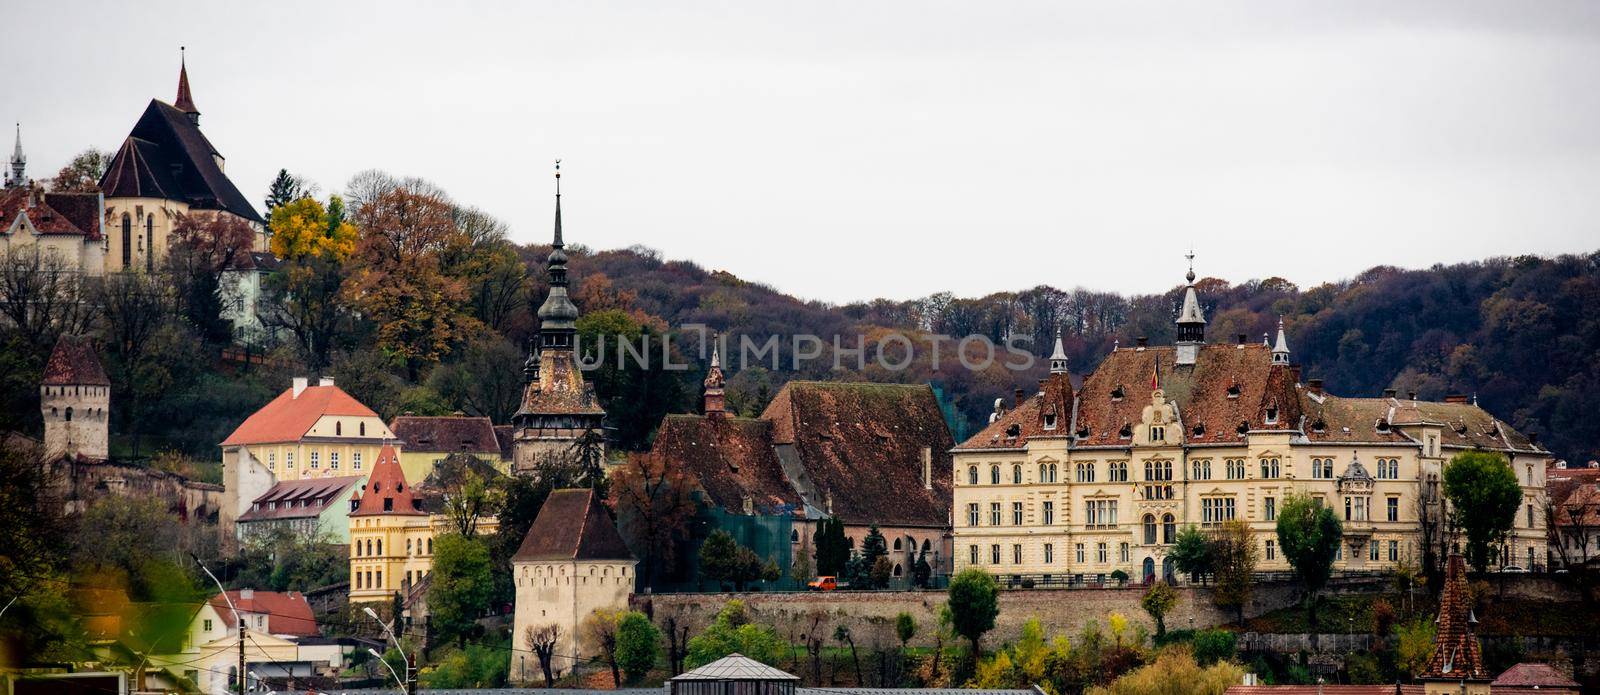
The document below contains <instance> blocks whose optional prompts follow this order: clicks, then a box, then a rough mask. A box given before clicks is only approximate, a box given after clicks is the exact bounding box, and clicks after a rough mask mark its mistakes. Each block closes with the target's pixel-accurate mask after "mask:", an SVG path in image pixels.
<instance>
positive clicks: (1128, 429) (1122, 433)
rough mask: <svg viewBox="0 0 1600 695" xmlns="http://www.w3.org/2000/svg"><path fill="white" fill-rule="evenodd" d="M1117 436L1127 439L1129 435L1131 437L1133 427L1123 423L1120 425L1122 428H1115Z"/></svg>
mask: <svg viewBox="0 0 1600 695" xmlns="http://www.w3.org/2000/svg"><path fill="white" fill-rule="evenodd" d="M1117 436H1118V437H1121V438H1123V439H1128V438H1129V437H1132V436H1133V427H1132V426H1130V425H1127V424H1124V425H1123V426H1122V429H1120V430H1117Z"/></svg>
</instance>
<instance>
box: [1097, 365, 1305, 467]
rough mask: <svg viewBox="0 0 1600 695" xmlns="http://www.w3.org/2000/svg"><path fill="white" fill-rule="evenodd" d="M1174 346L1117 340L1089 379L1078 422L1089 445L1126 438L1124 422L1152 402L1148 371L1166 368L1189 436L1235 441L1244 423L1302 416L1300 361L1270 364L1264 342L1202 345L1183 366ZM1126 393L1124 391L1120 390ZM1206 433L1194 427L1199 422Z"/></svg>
mask: <svg viewBox="0 0 1600 695" xmlns="http://www.w3.org/2000/svg"><path fill="white" fill-rule="evenodd" d="M1175 361H1176V352H1175V350H1174V348H1173V347H1171V346H1161V347H1146V348H1118V349H1116V350H1114V351H1112V353H1111V354H1110V355H1108V356H1106V359H1105V361H1104V362H1101V363H1100V366H1099V367H1096V368H1095V370H1094V372H1093V373H1092V374H1090V375H1089V376H1088V377H1087V378H1085V379H1084V381H1083V387H1082V388H1081V389H1079V391H1078V394H1079V395H1078V414H1077V418H1076V422H1075V423H1074V424H1073V426H1074V428H1075V433H1076V434H1079V435H1081V436H1080V438H1079V442H1078V443H1079V444H1080V445H1085V446H1127V445H1128V444H1129V440H1128V439H1126V438H1124V437H1122V435H1121V432H1122V430H1123V427H1124V426H1125V425H1127V426H1131V425H1134V424H1138V423H1139V422H1140V415H1141V413H1142V411H1143V410H1144V407H1145V406H1146V405H1149V403H1150V378H1151V375H1152V374H1154V373H1156V371H1157V370H1158V369H1159V371H1160V379H1161V382H1160V386H1161V389H1162V391H1163V393H1164V394H1165V395H1166V398H1167V400H1170V401H1176V402H1177V404H1178V417H1179V419H1181V420H1182V421H1183V427H1184V432H1183V436H1184V442H1185V443H1187V444H1189V445H1191V446H1192V445H1199V444H1237V443H1240V442H1243V441H1244V435H1243V434H1242V433H1240V432H1239V429H1240V426H1241V423H1242V424H1243V426H1244V428H1245V429H1246V430H1262V429H1293V428H1295V427H1296V426H1298V424H1299V420H1300V418H1299V415H1300V413H1299V411H1300V398H1299V395H1298V394H1297V393H1296V392H1295V389H1294V382H1295V372H1294V368H1293V367H1290V366H1288V365H1274V364H1272V356H1271V354H1270V352H1269V349H1268V348H1267V346H1265V345H1260V344H1245V345H1225V344H1209V345H1201V346H1199V351H1198V354H1197V355H1196V358H1195V363H1194V365H1192V366H1184V367H1178V366H1177V365H1176V364H1175ZM1119 396H1120V397H1119ZM1274 404H1276V405H1277V407H1278V420H1277V424H1268V423H1267V422H1266V411H1267V409H1268V407H1269V406H1271V405H1274ZM1196 427H1200V428H1202V431H1203V434H1198V435H1197V434H1196V433H1195V428H1196Z"/></svg>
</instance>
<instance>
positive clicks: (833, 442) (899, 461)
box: [761, 381, 955, 526]
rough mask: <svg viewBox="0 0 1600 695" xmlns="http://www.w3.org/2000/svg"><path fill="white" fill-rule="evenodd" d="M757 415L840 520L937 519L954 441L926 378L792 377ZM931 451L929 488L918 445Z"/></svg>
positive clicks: (934, 522) (944, 515)
mask: <svg viewBox="0 0 1600 695" xmlns="http://www.w3.org/2000/svg"><path fill="white" fill-rule="evenodd" d="M761 419H763V420H767V421H770V422H771V423H772V440H773V444H775V445H785V444H791V445H793V446H794V449H795V452H796V453H797V454H798V459H799V463H800V464H801V465H802V466H803V467H804V469H805V474H806V476H807V477H808V478H809V480H810V483H811V484H812V485H814V486H815V488H816V490H817V491H818V493H819V494H820V495H823V496H824V500H816V502H817V503H818V504H819V506H822V505H825V499H826V498H827V497H830V496H831V498H832V500H833V512H834V513H835V514H837V515H838V516H839V517H840V518H842V519H844V520H845V522H846V523H850V524H869V523H870V524H880V525H886V526H901V525H904V526H944V525H946V524H948V523H949V518H950V513H949V512H950V499H951V481H950V475H951V463H950V462H951V459H950V449H951V448H952V447H953V446H954V444H955V442H954V441H953V440H952V438H951V436H950V428H949V427H948V426H947V425H946V424H945V420H944V414H943V413H942V412H940V410H939V401H938V398H937V397H936V396H935V395H934V393H933V389H932V388H930V387H928V386H927V385H903V384H876V383H843V382H815V381H791V382H789V383H788V384H785V385H784V387H783V390H781V391H779V392H778V395H777V396H776V397H775V398H773V400H772V403H770V404H768V406H767V409H766V411H765V412H763V413H762V414H761ZM924 448H927V449H930V450H931V452H932V457H933V465H932V488H933V489H931V490H929V489H926V488H924V486H923V482H922V451H923V449H924Z"/></svg>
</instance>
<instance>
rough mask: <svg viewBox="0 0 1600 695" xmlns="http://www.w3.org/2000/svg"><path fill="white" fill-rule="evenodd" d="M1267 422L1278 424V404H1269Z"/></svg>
mask: <svg viewBox="0 0 1600 695" xmlns="http://www.w3.org/2000/svg"><path fill="white" fill-rule="evenodd" d="M1267 424H1269V425H1276V424H1278V406H1275V405H1269V406H1267Z"/></svg>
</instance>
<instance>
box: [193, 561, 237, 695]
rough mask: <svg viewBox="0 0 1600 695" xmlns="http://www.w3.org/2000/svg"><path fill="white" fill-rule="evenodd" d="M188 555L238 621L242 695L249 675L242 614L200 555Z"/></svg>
mask: <svg viewBox="0 0 1600 695" xmlns="http://www.w3.org/2000/svg"><path fill="white" fill-rule="evenodd" d="M189 557H192V558H194V562H195V564H197V565H199V566H200V569H202V570H204V571H205V573H206V576H207V577H210V578H211V581H212V583H215V584H216V585H217V591H218V592H219V593H221V594H222V600H223V601H226V602H227V603H228V610H230V611H233V617H234V619H235V620H237V621H238V623H239V692H240V694H241V695H242V694H243V693H244V687H245V685H244V684H245V681H247V680H249V676H248V675H246V673H245V670H244V614H243V613H240V612H239V608H238V607H236V606H234V605H233V599H231V598H228V590H227V589H224V588H222V582H221V581H218V580H217V575H215V574H212V573H211V568H209V567H206V563H204V562H201V561H200V556H199V555H195V554H194V553H190V554H189Z"/></svg>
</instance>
